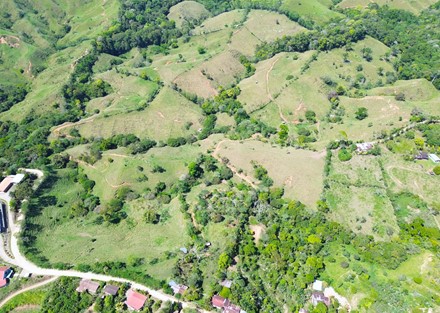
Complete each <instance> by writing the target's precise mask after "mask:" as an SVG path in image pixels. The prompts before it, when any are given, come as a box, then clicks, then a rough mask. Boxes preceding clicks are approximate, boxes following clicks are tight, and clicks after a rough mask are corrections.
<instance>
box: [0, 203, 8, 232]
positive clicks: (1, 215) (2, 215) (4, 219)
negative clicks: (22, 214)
mask: <svg viewBox="0 0 440 313" xmlns="http://www.w3.org/2000/svg"><path fill="white" fill-rule="evenodd" d="M7 230H8V210H7V208H6V205H5V204H4V203H0V233H5V232H6V231H7Z"/></svg>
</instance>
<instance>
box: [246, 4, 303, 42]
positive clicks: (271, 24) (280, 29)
mask: <svg viewBox="0 0 440 313" xmlns="http://www.w3.org/2000/svg"><path fill="white" fill-rule="evenodd" d="M244 27H245V28H247V29H248V30H249V31H250V32H251V33H252V34H253V35H254V36H256V37H257V38H258V39H259V40H261V41H267V42H270V41H274V40H275V39H276V38H281V37H283V36H289V35H294V34H297V33H298V32H301V31H304V30H305V28H304V27H302V26H300V25H299V24H298V23H295V22H293V21H291V20H290V19H289V18H288V17H287V16H285V15H283V14H279V13H275V12H268V11H264V10H252V11H250V13H249V15H248V18H247V21H246V22H245V23H244Z"/></svg>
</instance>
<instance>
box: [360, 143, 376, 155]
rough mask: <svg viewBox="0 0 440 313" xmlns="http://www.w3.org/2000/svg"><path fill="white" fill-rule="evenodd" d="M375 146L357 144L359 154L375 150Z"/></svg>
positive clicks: (371, 144)
mask: <svg viewBox="0 0 440 313" xmlns="http://www.w3.org/2000/svg"><path fill="white" fill-rule="evenodd" d="M373 147H374V144H373V143H372V142H362V143H357V144H356V152H357V153H365V152H368V151H370V150H371V149H373Z"/></svg>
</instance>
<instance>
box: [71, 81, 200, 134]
mask: <svg viewBox="0 0 440 313" xmlns="http://www.w3.org/2000/svg"><path fill="white" fill-rule="evenodd" d="M201 117H202V113H201V110H200V108H199V107H198V106H196V105H195V104H193V103H192V102H190V101H188V100H187V99H186V98H184V97H183V96H181V95H180V94H178V93H177V92H175V91H173V90H172V89H170V88H168V87H164V88H163V89H162V90H161V91H160V93H159V94H158V95H157V97H156V98H155V99H154V101H153V102H152V103H151V104H150V105H149V106H148V107H147V108H146V109H145V110H143V111H140V112H137V111H135V112H130V113H124V114H117V115H111V116H109V117H105V116H103V117H102V116H99V117H96V118H95V119H93V120H90V122H89V123H85V124H82V125H79V126H76V127H77V128H78V130H79V132H80V133H81V135H82V136H85V137H92V136H93V137H104V138H105V137H110V136H112V135H116V134H121V133H122V134H130V133H132V134H135V135H137V136H139V137H150V138H154V139H156V140H166V139H168V138H170V137H178V136H186V135H189V134H191V133H194V131H195V130H197V129H199V128H200V119H201ZM189 122H190V123H192V126H191V127H190V129H188V130H187V129H186V128H185V124H186V123H189ZM67 130H68V128H66V129H65V131H67Z"/></svg>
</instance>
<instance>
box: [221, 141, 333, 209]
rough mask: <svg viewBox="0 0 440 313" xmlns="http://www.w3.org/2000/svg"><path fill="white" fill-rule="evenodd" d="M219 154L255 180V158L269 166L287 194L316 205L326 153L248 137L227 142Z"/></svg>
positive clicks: (271, 173) (307, 203)
mask: <svg viewBox="0 0 440 313" xmlns="http://www.w3.org/2000/svg"><path fill="white" fill-rule="evenodd" d="M218 155H219V156H221V157H226V158H228V159H229V161H230V163H231V164H232V165H233V166H234V167H235V168H237V169H242V170H243V173H244V174H245V175H247V176H248V177H250V178H252V179H253V180H255V179H254V177H253V175H254V169H253V167H252V164H251V161H256V162H257V163H258V164H261V165H262V166H264V167H265V168H266V169H267V171H268V175H269V176H270V177H271V178H272V179H273V180H274V185H275V186H280V187H284V189H285V195H286V197H288V198H291V199H297V200H299V201H301V202H303V203H304V204H306V205H307V206H309V207H315V206H316V201H317V200H318V199H319V196H320V193H321V190H322V170H323V167H324V155H323V154H321V153H316V152H311V151H306V150H295V149H293V148H279V147H273V146H271V145H270V144H268V143H263V142H261V141H255V140H249V141H244V142H236V141H227V142H224V143H223V144H222V145H220V149H219V152H218Z"/></svg>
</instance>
